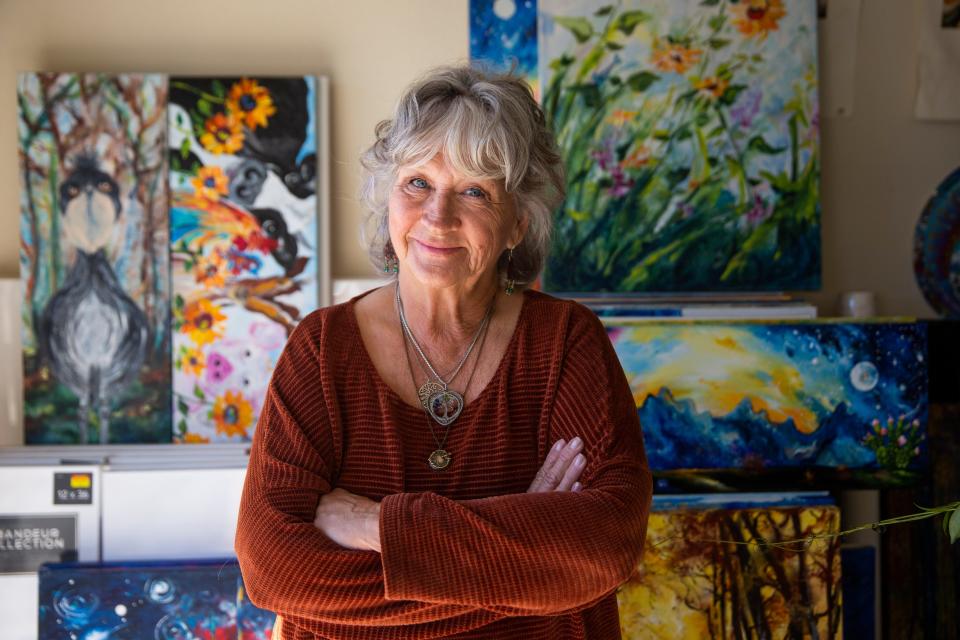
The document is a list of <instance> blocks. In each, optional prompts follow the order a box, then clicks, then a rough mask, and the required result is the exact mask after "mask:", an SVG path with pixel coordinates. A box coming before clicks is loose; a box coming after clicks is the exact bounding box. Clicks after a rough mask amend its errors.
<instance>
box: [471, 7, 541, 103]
mask: <svg viewBox="0 0 960 640" xmlns="http://www.w3.org/2000/svg"><path fill="white" fill-rule="evenodd" d="M470 60H471V61H472V62H479V63H481V64H484V65H487V66H489V67H492V68H494V69H498V70H500V71H510V72H512V73H514V74H516V75H519V76H521V77H523V78H525V79H526V80H527V82H528V83H529V84H530V86H531V87H532V88H533V89H534V92H537V91H538V90H539V82H538V73H537V0H470Z"/></svg>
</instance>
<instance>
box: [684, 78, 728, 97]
mask: <svg viewBox="0 0 960 640" xmlns="http://www.w3.org/2000/svg"><path fill="white" fill-rule="evenodd" d="M729 86H730V81H729V80H727V79H726V78H718V77H716V76H709V77H707V78H702V79H700V80H696V81H695V82H694V83H693V88H694V89H696V90H697V91H698V92H699V93H700V95H702V96H703V97H705V98H709V99H710V100H718V99H719V98H721V97H723V94H724V92H725V91H726V90H727V87H729Z"/></svg>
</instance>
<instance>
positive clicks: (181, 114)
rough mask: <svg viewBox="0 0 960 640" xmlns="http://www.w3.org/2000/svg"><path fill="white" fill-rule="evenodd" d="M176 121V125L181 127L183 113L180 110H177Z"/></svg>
mask: <svg viewBox="0 0 960 640" xmlns="http://www.w3.org/2000/svg"><path fill="white" fill-rule="evenodd" d="M176 122H177V126H178V127H182V126H183V113H181V112H179V111H178V112H177V117H176Z"/></svg>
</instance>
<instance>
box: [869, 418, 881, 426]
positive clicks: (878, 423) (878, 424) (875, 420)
mask: <svg viewBox="0 0 960 640" xmlns="http://www.w3.org/2000/svg"><path fill="white" fill-rule="evenodd" d="M870 424H871V425H873V426H874V427H879V426H880V421H879V420H877V419H876V418H874V419H873V422H871V423H870Z"/></svg>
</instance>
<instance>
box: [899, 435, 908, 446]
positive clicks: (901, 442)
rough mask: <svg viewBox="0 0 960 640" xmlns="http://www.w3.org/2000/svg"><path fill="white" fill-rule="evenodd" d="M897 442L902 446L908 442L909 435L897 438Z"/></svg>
mask: <svg viewBox="0 0 960 640" xmlns="http://www.w3.org/2000/svg"><path fill="white" fill-rule="evenodd" d="M897 444H898V445H900V446H901V447H902V446H904V445H906V444H907V436H900V437H899V438H897Z"/></svg>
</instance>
